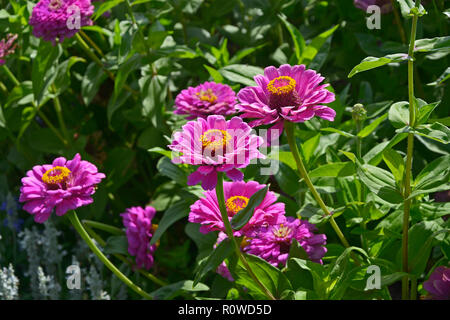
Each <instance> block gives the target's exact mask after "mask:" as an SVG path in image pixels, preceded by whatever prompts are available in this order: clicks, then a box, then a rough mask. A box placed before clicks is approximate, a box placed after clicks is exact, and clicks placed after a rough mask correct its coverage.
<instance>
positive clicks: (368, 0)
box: [353, 0, 392, 14]
mask: <svg viewBox="0 0 450 320" xmlns="http://www.w3.org/2000/svg"><path fill="white" fill-rule="evenodd" d="M353 2H354V4H355V7H357V8H358V9H361V10H364V11H367V8H368V7H370V6H373V5H375V6H378V7H380V9H381V13H382V14H384V13H388V12H391V11H392V2H391V0H354V1H353Z"/></svg>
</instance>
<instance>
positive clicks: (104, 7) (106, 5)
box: [93, 0, 124, 21]
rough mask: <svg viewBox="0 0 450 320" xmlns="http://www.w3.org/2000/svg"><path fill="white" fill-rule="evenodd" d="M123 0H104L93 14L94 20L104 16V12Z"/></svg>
mask: <svg viewBox="0 0 450 320" xmlns="http://www.w3.org/2000/svg"><path fill="white" fill-rule="evenodd" d="M123 1H124V0H109V1H106V2H103V3H102V4H101V5H100V7H98V9H97V10H96V11H95V13H94V15H93V19H94V21H95V20H97V19H98V18H100V17H101V16H102V14H104V13H105V12H106V11H108V10H111V9H112V8H114V7H115V6H117V5H119V4H120V3H122V2H123Z"/></svg>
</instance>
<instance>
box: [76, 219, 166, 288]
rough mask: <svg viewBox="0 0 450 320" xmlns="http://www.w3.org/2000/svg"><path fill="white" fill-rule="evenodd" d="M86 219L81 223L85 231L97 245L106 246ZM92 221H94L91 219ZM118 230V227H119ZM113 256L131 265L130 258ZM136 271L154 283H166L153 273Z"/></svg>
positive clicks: (162, 285)
mask: <svg viewBox="0 0 450 320" xmlns="http://www.w3.org/2000/svg"><path fill="white" fill-rule="evenodd" d="M86 222H87V220H84V221H83V225H84V227H85V229H86V231H87V232H88V234H89V235H90V236H91V237H92V238H94V239H95V241H97V243H98V244H99V245H101V246H102V247H104V246H106V242H105V240H103V238H102V237H100V236H99V235H98V234H97V233H96V232H94V230H92V229H91V228H90V227H89V226H88V225H87V224H86ZM91 222H94V221H91ZM119 230H120V229H119ZM113 256H114V257H116V258H117V259H119V260H120V261H122V262H123V263H126V264H128V265H129V266H130V267H131V266H133V262H131V261H130V260H128V259H127V258H126V257H124V256H123V255H121V254H118V253H116V254H113ZM137 272H139V273H140V274H142V275H143V276H144V277H146V278H147V279H149V280H151V281H152V282H154V283H155V284H157V285H159V286H161V287H164V286H166V285H167V283H165V282H164V281H162V280H160V279H158V278H157V277H155V276H154V275H153V274H151V273H149V272H147V271H145V270H142V269H137Z"/></svg>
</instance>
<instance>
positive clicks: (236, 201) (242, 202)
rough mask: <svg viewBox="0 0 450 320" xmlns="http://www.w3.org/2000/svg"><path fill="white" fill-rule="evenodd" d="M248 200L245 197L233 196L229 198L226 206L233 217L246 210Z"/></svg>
mask: <svg viewBox="0 0 450 320" xmlns="http://www.w3.org/2000/svg"><path fill="white" fill-rule="evenodd" d="M248 200H249V199H248V198H247V197H243V196H233V197H231V198H228V200H227V202H226V203H225V206H226V207H227V209H228V212H230V213H231V214H232V215H235V214H236V213H238V212H239V211H240V210H242V209H244V208H245V207H246V206H247V204H248Z"/></svg>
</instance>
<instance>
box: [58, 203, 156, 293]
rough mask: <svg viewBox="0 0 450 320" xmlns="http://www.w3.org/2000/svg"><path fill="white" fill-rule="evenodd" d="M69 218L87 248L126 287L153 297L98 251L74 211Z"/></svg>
mask: <svg viewBox="0 0 450 320" xmlns="http://www.w3.org/2000/svg"><path fill="white" fill-rule="evenodd" d="M67 215H68V217H69V220H70V222H71V223H72V225H73V227H74V228H75V229H76V230H77V232H78V233H79V234H80V236H81V237H82V238H83V240H84V241H85V242H86V243H87V245H88V246H89V248H90V249H91V250H92V251H93V252H94V253H95V255H96V256H97V257H98V258H99V259H100V261H102V262H103V264H104V265H105V266H106V267H108V269H109V270H111V271H112V272H113V273H114V274H115V275H116V276H117V277H118V278H119V279H120V280H121V281H122V282H123V283H125V284H126V285H127V286H128V287H130V288H131V289H132V290H133V291H134V292H136V293H138V294H139V295H141V296H142V297H144V298H145V299H149V300H151V299H153V298H152V296H151V295H149V294H148V293H147V292H145V291H144V290H142V289H141V288H140V287H138V286H137V285H135V284H134V283H133V281H131V280H130V279H128V278H127V277H126V276H125V275H124V274H123V273H122V272H121V271H120V270H119V269H118V268H117V267H116V266H115V265H114V264H112V262H111V261H109V260H108V258H107V257H106V256H105V255H104V254H103V253H102V252H101V251H100V249H99V248H98V247H97V246H96V245H95V243H94V242H93V241H92V239H91V237H90V236H89V234H88V233H87V232H86V229H84V227H83V225H82V224H81V222H80V220H79V219H78V216H77V214H76V212H75V211H71V212H69V213H68V214H67Z"/></svg>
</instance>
